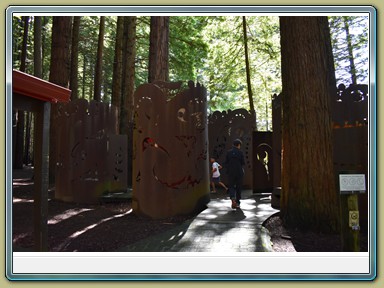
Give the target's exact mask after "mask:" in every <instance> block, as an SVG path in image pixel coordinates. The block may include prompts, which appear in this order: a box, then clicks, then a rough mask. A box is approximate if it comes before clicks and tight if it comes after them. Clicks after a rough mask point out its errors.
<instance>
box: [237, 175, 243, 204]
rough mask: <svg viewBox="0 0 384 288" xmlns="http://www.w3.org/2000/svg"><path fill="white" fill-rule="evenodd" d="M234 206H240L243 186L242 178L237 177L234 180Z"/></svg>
mask: <svg viewBox="0 0 384 288" xmlns="http://www.w3.org/2000/svg"><path fill="white" fill-rule="evenodd" d="M236 180H237V181H236V204H237V206H240V199H241V190H242V186H243V177H239V178H238V179H236Z"/></svg>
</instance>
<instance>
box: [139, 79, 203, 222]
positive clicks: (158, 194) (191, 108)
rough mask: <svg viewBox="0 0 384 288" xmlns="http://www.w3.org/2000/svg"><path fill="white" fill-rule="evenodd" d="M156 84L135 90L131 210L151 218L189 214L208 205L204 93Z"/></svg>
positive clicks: (191, 86) (200, 89)
mask: <svg viewBox="0 0 384 288" xmlns="http://www.w3.org/2000/svg"><path fill="white" fill-rule="evenodd" d="M188 86H189V87H188V89H185V90H183V89H182V88H181V83H165V82H156V83H155V84H144V85H141V86H139V87H138V88H137V90H136V92H135V95H134V97H135V126H134V142H133V180H132V181H133V199H132V205H133V209H134V211H135V212H136V213H138V214H143V215H147V216H150V217H153V218H165V217H170V216H174V215H182V214H189V213H191V212H193V211H195V210H201V209H203V207H204V205H205V204H206V203H207V202H208V201H209V173H208V131H207V113H206V111H207V102H206V90H205V88H204V87H202V86H200V84H197V85H196V86H195V85H194V83H193V82H189V83H188Z"/></svg>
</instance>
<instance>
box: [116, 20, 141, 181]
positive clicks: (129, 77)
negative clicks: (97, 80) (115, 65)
mask: <svg viewBox="0 0 384 288" xmlns="http://www.w3.org/2000/svg"><path fill="white" fill-rule="evenodd" d="M136 23H137V18H136V17H135V16H133V17H130V16H126V17H124V34H125V37H124V39H126V41H125V43H124V52H123V54H124V57H123V62H124V65H123V85H122V98H121V121H120V133H121V134H126V135H127V138H128V141H127V144H128V147H127V151H128V154H127V155H128V167H127V174H128V176H127V178H128V185H132V154H133V150H132V145H133V110H134V101H133V98H134V97H133V94H134V92H135V74H136V70H135V64H136V63H135V59H136Z"/></svg>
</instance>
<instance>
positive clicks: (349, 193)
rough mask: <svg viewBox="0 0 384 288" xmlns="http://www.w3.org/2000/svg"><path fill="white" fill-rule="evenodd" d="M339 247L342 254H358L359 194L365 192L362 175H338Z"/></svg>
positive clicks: (363, 176)
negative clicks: (339, 208) (339, 207)
mask: <svg viewBox="0 0 384 288" xmlns="http://www.w3.org/2000/svg"><path fill="white" fill-rule="evenodd" d="M339 185H340V195H341V197H340V202H341V203H340V204H341V225H342V226H341V246H342V250H343V251H344V252H360V237H359V236H360V224H359V201H358V200H359V198H358V196H359V194H361V193H365V192H366V186H365V175H364V174H340V175H339Z"/></svg>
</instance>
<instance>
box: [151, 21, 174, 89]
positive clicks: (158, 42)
mask: <svg viewBox="0 0 384 288" xmlns="http://www.w3.org/2000/svg"><path fill="white" fill-rule="evenodd" d="M150 26H151V32H150V36H149V39H150V40H149V41H150V44H149V68H148V82H149V83H152V82H154V81H166V82H167V81H169V67H168V62H169V61H168V58H169V16H151V25H150Z"/></svg>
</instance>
